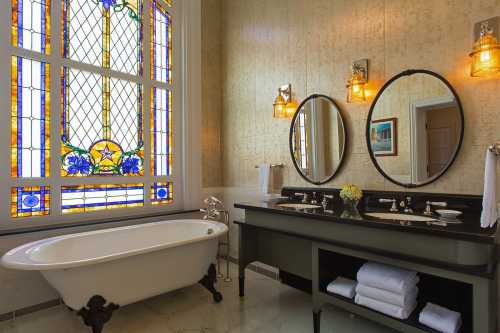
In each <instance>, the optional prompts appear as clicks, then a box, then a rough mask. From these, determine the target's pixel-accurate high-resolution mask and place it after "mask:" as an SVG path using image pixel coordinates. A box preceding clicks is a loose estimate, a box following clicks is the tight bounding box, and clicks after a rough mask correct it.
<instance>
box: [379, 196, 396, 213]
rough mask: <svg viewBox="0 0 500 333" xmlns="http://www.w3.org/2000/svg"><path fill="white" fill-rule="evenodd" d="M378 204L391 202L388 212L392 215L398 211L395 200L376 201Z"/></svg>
mask: <svg viewBox="0 0 500 333" xmlns="http://www.w3.org/2000/svg"><path fill="white" fill-rule="evenodd" d="M378 202H380V203H387V202H392V206H391V208H390V209H389V211H390V212H392V213H397V212H398V211H399V210H398V206H397V205H396V199H378Z"/></svg>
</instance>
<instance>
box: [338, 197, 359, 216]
mask: <svg viewBox="0 0 500 333" xmlns="http://www.w3.org/2000/svg"><path fill="white" fill-rule="evenodd" d="M343 201H344V211H343V212H342V215H341V216H340V217H342V218H346V219H351V220H360V219H361V215H360V214H359V211H358V203H359V200H353V199H343Z"/></svg>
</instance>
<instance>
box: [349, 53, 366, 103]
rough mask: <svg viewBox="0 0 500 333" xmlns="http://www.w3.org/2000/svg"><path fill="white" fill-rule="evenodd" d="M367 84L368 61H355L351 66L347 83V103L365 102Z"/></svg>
mask: <svg viewBox="0 0 500 333" xmlns="http://www.w3.org/2000/svg"><path fill="white" fill-rule="evenodd" d="M367 83H368V59H361V60H358V61H355V62H354V63H353V64H352V66H351V78H350V79H349V80H348V81H347V86H346V87H347V103H363V102H365V101H366V92H365V90H366V84H367Z"/></svg>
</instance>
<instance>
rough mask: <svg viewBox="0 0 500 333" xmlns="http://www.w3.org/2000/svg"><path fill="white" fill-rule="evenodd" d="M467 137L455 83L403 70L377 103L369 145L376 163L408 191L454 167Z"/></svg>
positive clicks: (368, 132)
mask: <svg viewBox="0 0 500 333" xmlns="http://www.w3.org/2000/svg"><path fill="white" fill-rule="evenodd" d="M463 136H464V112H463V108H462V103H461V102H460V99H459V97H458V95H457V93H456V92H455V90H454V89H453V87H452V86H451V84H450V83H449V82H448V81H447V80H446V79H445V78H443V77H442V76H440V75H439V74H437V73H434V72H432V71H428V70H423V69H418V70H407V71H404V72H402V73H400V74H398V75H396V76H394V77H393V78H392V79H390V80H389V81H388V82H387V83H386V84H385V85H384V86H383V87H382V89H381V90H380V92H379V93H378V94H377V96H376V97H375V100H374V101H373V103H372V105H371V108H370V112H369V114H368V120H367V125H366V142H367V145H368V151H369V153H370V157H371V159H372V161H373V164H374V165H375V167H376V168H377V170H378V171H379V172H380V173H381V174H382V175H383V176H384V177H385V178H387V179H388V180H390V181H391V182H393V183H395V184H397V185H400V186H404V187H418V186H424V185H427V184H430V183H432V182H434V181H436V180H437V179H439V178H440V177H441V176H443V175H444V174H445V173H446V171H447V170H448V169H449V168H450V167H451V165H452V164H453V162H454V161H455V159H456V157H457V155H458V152H459V151H460V147H461V145H462V141H463Z"/></svg>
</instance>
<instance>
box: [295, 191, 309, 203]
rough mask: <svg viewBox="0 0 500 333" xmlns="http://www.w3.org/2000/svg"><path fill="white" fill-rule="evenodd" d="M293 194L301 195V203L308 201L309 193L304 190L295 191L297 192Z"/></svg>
mask: <svg viewBox="0 0 500 333" xmlns="http://www.w3.org/2000/svg"><path fill="white" fill-rule="evenodd" d="M294 194H295V195H296V196H299V197H302V201H301V202H302V203H303V204H306V203H308V201H309V194H307V193H305V192H304V193H302V192H297V193H294Z"/></svg>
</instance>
